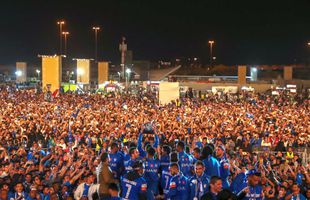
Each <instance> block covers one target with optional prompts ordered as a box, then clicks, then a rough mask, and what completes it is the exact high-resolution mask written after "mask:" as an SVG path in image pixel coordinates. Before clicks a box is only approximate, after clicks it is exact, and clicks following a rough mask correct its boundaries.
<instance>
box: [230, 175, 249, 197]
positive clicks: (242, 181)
mask: <svg viewBox="0 0 310 200" xmlns="http://www.w3.org/2000/svg"><path fill="white" fill-rule="evenodd" d="M246 186H247V179H246V174H245V173H244V172H241V173H239V174H238V175H237V176H236V177H235V178H234V179H233V181H232V183H231V186H230V188H231V191H232V192H233V193H235V194H238V193H239V192H241V190H243V189H244V188H245V187H246Z"/></svg>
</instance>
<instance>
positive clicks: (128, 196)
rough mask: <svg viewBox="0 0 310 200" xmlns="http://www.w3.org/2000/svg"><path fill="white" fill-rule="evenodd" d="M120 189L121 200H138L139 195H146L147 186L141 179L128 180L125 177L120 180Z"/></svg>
mask: <svg viewBox="0 0 310 200" xmlns="http://www.w3.org/2000/svg"><path fill="white" fill-rule="evenodd" d="M121 188H122V197H123V200H139V198H140V197H139V196H140V195H146V190H147V184H146V181H145V179H144V178H143V177H138V178H136V179H135V180H129V179H127V175H125V176H124V177H123V178H122V179H121Z"/></svg>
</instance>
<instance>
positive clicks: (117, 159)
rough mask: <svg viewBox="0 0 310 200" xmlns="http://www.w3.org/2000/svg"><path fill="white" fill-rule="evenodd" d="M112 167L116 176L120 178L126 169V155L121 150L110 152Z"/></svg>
mask: <svg viewBox="0 0 310 200" xmlns="http://www.w3.org/2000/svg"><path fill="white" fill-rule="evenodd" d="M109 155H110V163H109V165H110V168H111V170H112V172H113V175H114V178H115V179H118V178H119V177H120V176H121V174H122V172H123V170H124V155H123V154H122V153H120V152H116V153H113V154H112V153H110V154H109Z"/></svg>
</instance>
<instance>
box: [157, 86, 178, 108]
mask: <svg viewBox="0 0 310 200" xmlns="http://www.w3.org/2000/svg"><path fill="white" fill-rule="evenodd" d="M179 97H180V87H179V83H178V82H160V83H159V103H160V104H163V105H164V104H168V103H170V102H171V101H172V100H177V99H179Z"/></svg>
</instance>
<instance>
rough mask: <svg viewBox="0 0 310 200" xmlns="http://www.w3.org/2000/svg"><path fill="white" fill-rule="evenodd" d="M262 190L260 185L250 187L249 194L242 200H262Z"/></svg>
mask: <svg viewBox="0 0 310 200" xmlns="http://www.w3.org/2000/svg"><path fill="white" fill-rule="evenodd" d="M262 193H263V188H262V186H260V185H256V186H250V187H249V192H248V193H247V194H246V195H245V197H244V198H243V199H242V200H262V199H263V194H262Z"/></svg>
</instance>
